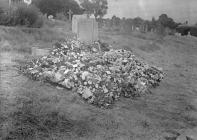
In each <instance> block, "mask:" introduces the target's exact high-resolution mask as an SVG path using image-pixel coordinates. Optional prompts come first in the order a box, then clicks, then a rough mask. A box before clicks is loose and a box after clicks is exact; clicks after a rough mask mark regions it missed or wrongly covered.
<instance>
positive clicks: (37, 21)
mask: <svg viewBox="0 0 197 140" xmlns="http://www.w3.org/2000/svg"><path fill="white" fill-rule="evenodd" d="M0 25H5V26H16V25H21V26H27V27H35V28H40V27H41V26H42V25H43V20H42V17H41V13H40V11H39V9H38V8H36V7H35V6H34V5H30V6H27V5H26V4H20V5H18V7H17V8H16V10H14V11H13V12H11V13H6V12H5V11H3V12H0Z"/></svg>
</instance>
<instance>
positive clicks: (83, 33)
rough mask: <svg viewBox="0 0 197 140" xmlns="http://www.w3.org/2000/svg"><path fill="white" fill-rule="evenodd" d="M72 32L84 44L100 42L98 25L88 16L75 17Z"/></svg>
mask: <svg viewBox="0 0 197 140" xmlns="http://www.w3.org/2000/svg"><path fill="white" fill-rule="evenodd" d="M72 31H73V33H76V34H77V38H78V39H79V40H80V41H82V42H85V43H92V42H94V41H97V40H98V23H97V22H96V20H95V19H92V18H87V15H74V16H73V21H72Z"/></svg>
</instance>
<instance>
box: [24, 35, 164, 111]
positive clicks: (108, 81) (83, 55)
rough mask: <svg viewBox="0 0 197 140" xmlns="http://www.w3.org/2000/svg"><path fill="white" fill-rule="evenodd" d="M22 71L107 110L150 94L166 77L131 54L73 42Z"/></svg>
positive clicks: (29, 63)
mask: <svg viewBox="0 0 197 140" xmlns="http://www.w3.org/2000/svg"><path fill="white" fill-rule="evenodd" d="M21 71H22V72H23V73H24V74H25V75H26V76H28V77H30V78H32V79H34V80H39V81H44V82H49V83H52V84H56V85H58V86H60V87H63V88H66V89H70V90H73V91H75V92H77V93H78V94H79V95H80V96H81V97H82V98H83V99H84V100H85V101H87V102H88V103H90V104H93V105H96V106H98V107H104V108H108V107H110V106H111V105H112V104H113V103H114V102H115V101H116V100H118V99H119V98H120V97H121V96H122V97H127V98H132V97H137V96H141V95H143V94H145V93H147V92H148V91H149V89H150V88H151V87H156V86H158V85H159V83H160V82H161V80H162V79H163V77H164V73H163V72H162V71H161V69H159V68H157V67H154V66H150V65H148V64H146V63H144V62H143V61H141V60H140V59H139V58H137V57H135V55H134V54H132V52H130V51H126V50H123V49H120V50H114V49H110V48H107V46H106V45H103V44H102V43H101V42H95V43H93V44H91V45H85V44H83V43H81V42H80V41H78V40H70V39H68V40H66V41H64V42H58V43H56V44H55V45H54V46H53V49H52V50H51V52H50V54H49V55H46V56H43V57H41V58H39V59H34V60H31V61H29V62H27V64H25V65H24V66H21Z"/></svg>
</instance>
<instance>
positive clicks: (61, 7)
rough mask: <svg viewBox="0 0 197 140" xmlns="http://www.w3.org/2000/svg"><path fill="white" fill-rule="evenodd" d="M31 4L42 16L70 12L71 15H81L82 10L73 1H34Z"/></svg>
mask: <svg viewBox="0 0 197 140" xmlns="http://www.w3.org/2000/svg"><path fill="white" fill-rule="evenodd" d="M33 3H34V4H35V5H36V6H37V7H38V8H39V9H40V11H41V12H42V13H43V14H47V16H49V15H53V16H54V17H55V16H56V15H57V14H58V13H64V14H65V15H68V14H67V12H68V11H69V9H70V10H72V12H73V14H80V13H82V9H81V8H80V6H79V5H78V3H77V2H76V1H75V0H34V1H33Z"/></svg>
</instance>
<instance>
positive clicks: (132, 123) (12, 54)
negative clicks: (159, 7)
mask: <svg viewBox="0 0 197 140" xmlns="http://www.w3.org/2000/svg"><path fill="white" fill-rule="evenodd" d="M29 30H30V29H21V28H5V27H0V31H1V32H0V33H2V34H3V35H2V36H3V37H2V36H1V39H0V41H1V42H0V43H1V48H0V49H1V53H0V54H1V55H0V59H1V61H0V63H1V67H0V72H1V75H0V76H1V79H0V80H1V81H0V87H1V88H0V139H2V140H4V139H18V140H21V139H24V140H31V139H36V140H41V139H42V140H43V139H46V140H48V139H50V140H66V139H68V140H70V139H71V140H72V139H73V140H78V139H79V140H120V139H122V140H154V139H157V140H159V139H161V140H165V139H170V138H175V137H177V136H178V135H180V134H181V133H182V132H183V131H184V130H186V129H193V128H195V127H196V125H197V99H196V96H197V95H196V93H197V84H196V83H197V56H196V54H197V47H196V44H197V39H195V38H186V37H176V36H166V37H158V36H156V35H154V34H150V33H148V34H139V33H133V34H123V33H114V32H113V33H112V32H104V31H101V32H100V38H101V39H102V40H103V41H105V42H107V43H110V44H112V46H113V47H114V48H124V49H126V50H131V51H133V53H134V54H135V55H137V56H138V57H140V58H141V59H143V61H145V62H148V63H149V64H153V65H157V66H160V67H163V70H164V72H165V73H166V77H165V79H164V81H163V82H162V83H161V85H160V86H159V87H157V88H156V89H151V91H152V93H151V94H148V95H144V96H142V97H139V98H135V99H125V98H122V99H121V100H120V101H117V102H116V103H115V104H114V106H113V108H112V109H108V110H104V109H99V108H96V107H94V106H91V105H89V104H87V103H85V102H84V101H83V100H82V99H81V98H80V97H79V96H78V95H77V94H75V93H73V92H72V91H67V90H65V89H59V88H57V87H55V86H51V85H49V84H46V83H40V82H36V81H32V80H30V79H28V78H27V77H25V76H23V75H21V74H19V73H18V72H17V68H18V65H19V64H22V63H23V62H24V61H25V60H26V59H29V56H30V53H31V47H32V46H34V45H38V46H40V47H46V48H48V47H51V45H52V43H53V42H54V41H57V40H61V39H63V38H64V37H66V36H67V35H70V32H69V31H67V32H62V31H61V30H59V31H57V30H53V29H49V28H44V29H39V30H37V31H36V30H32V31H31V30H30V31H29ZM19 35H20V37H19ZM21 36H22V37H21Z"/></svg>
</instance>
